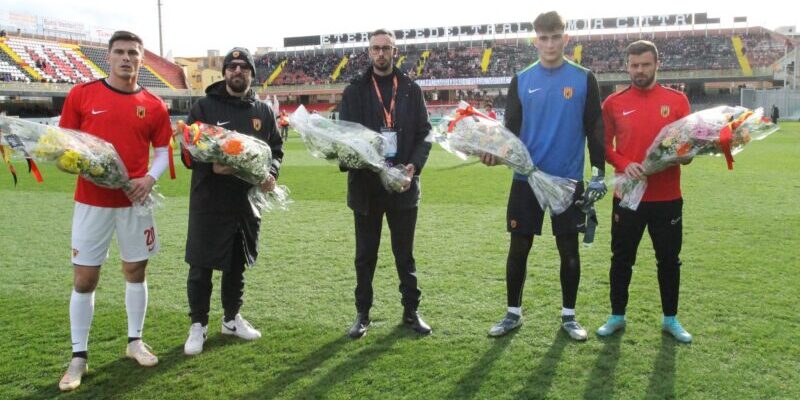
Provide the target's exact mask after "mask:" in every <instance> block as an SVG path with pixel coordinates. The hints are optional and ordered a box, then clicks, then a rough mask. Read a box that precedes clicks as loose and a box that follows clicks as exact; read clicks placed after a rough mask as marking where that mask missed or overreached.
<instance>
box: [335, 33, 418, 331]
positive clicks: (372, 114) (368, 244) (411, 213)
mask: <svg viewBox="0 0 800 400" xmlns="http://www.w3.org/2000/svg"><path fill="white" fill-rule="evenodd" d="M368 51H369V57H370V60H371V62H372V65H371V66H370V68H369V69H368V70H367V71H365V72H364V74H362V75H361V76H359V77H358V78H356V79H355V80H353V82H352V83H351V84H350V85H349V86H348V87H347V88H346V89H345V91H344V95H343V96H342V103H341V105H340V114H339V119H341V120H343V121H352V122H358V123H360V124H362V125H364V126H366V127H368V128H370V129H372V130H374V131H376V132H380V133H381V136H383V138H384V143H385V144H386V146H385V151H384V157H385V158H386V163H387V164H388V165H392V166H403V168H405V169H406V173H407V174H408V176H409V177H410V178H411V182H410V184H409V185H408V186H406V187H405V188H403V189H404V190H403V191H402V192H400V193H389V192H387V191H386V190H385V189H384V188H383V186H382V185H381V181H380V178H379V177H378V175H377V174H376V173H374V172H372V171H369V170H365V169H359V170H350V171H349V172H348V177H347V205H348V206H349V207H350V208H351V209H352V210H353V214H354V216H355V232H356V257H355V267H356V289H355V298H356V311H357V312H358V314H357V316H356V320H355V322H354V323H353V326H352V327H351V328H350V331H349V332H348V335H349V336H350V337H351V338H353V339H357V338H360V337H362V336H364V334H365V333H366V332H367V329H368V328H369V325H370V317H369V310H370V308H371V307H372V278H373V276H374V274H375V265H376V263H377V261H378V247H379V246H380V240H381V227H382V225H383V215H384V214H386V220H387V222H388V223H389V230H390V231H391V238H392V253H394V257H395V265H396V267H397V274H398V276H399V277H400V293H401V295H402V304H403V307H404V312H403V323H405V324H406V325H408V326H410V327H411V328H412V329H414V330H415V331H416V332H418V333H420V334H429V333H430V332H431V328H430V327H429V326H428V325H427V324H426V323H425V321H423V320H422V319H421V318H420V317H419V314H417V306H418V305H419V297H420V290H419V288H418V287H417V276H416V265H415V262H414V255H413V248H414V230H415V228H416V224H417V207H418V205H419V200H420V186H419V174H420V172H421V171H422V168H423V167H424V166H425V161H427V159H428V153H429V152H430V149H431V144H430V143H429V142H427V141H425V138H426V137H427V136H428V132H429V131H430V129H431V125H430V123H429V122H428V113H427V109H426V108H425V100H424V99H423V97H422V90H421V89H420V88H419V86H417V84H415V83H414V82H412V81H411V80H410V79H409V78H408V76H406V75H405V74H404V73H403V72H402V71H398V70H396V69H394V68H393V65H392V64H393V62H394V58H395V56H396V55H397V48H396V47H395V38H394V33H392V32H391V31H388V30H384V29H379V30H377V31H375V32H373V33H372V34H371V35H370V39H369V50H368Z"/></svg>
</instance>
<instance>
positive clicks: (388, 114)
mask: <svg viewBox="0 0 800 400" xmlns="http://www.w3.org/2000/svg"><path fill="white" fill-rule="evenodd" d="M372 85H373V86H375V94H376V95H377V96H378V102H379V103H381V110H383V122H384V124H385V125H386V127H387V128H392V127H394V121H392V115H394V103H395V99H396V98H397V75H395V76H394V77H393V78H392V101H391V103H390V104H389V109H388V110H387V109H386V105H385V104H384V103H383V95H381V89H380V88H379V87H378V82H377V81H376V80H375V76H374V75H373V76H372Z"/></svg>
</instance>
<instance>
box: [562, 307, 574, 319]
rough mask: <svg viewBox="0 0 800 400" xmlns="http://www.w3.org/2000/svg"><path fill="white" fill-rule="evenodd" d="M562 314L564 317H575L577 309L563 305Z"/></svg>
mask: <svg viewBox="0 0 800 400" xmlns="http://www.w3.org/2000/svg"><path fill="white" fill-rule="evenodd" d="M561 316H562V317H574V316H575V309H574V308H564V307H561Z"/></svg>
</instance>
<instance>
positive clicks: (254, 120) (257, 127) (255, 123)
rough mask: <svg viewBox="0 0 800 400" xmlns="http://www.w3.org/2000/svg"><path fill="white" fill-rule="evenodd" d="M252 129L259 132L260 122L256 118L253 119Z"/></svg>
mask: <svg viewBox="0 0 800 400" xmlns="http://www.w3.org/2000/svg"><path fill="white" fill-rule="evenodd" d="M253 129H255V130H257V131H260V130H261V120H260V119H258V118H253Z"/></svg>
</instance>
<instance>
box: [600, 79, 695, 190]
mask: <svg viewBox="0 0 800 400" xmlns="http://www.w3.org/2000/svg"><path fill="white" fill-rule="evenodd" d="M690 112H691V111H690V108H689V100H688V99H687V98H686V95H684V94H683V93H682V92H679V91H677V90H672V89H669V88H665V87H663V86H661V85H655V86H654V87H653V88H651V89H640V88H638V87H636V86H633V85H631V86H629V87H627V88H625V89H623V90H621V91H619V92H616V93H614V94H612V95H611V96H608V98H607V99H606V101H605V102H603V124H604V125H605V131H606V135H605V137H606V161H608V163H609V164H611V165H613V166H614V170H615V171H616V172H617V173H623V172H624V171H625V168H626V167H627V166H628V164H630V163H632V162H637V163H641V162H642V161H644V158H645V153H646V152H647V149H648V148H649V147H650V145H651V144H653V140H655V138H656V136H658V133H659V132H660V131H661V128H663V127H664V126H665V125H667V124H669V123H671V122H673V121H677V120H679V119H681V118H683V117H685V116H687V115H689V113H690ZM680 197H681V169H680V166H678V165H676V166H674V167H670V168H667V169H665V170H664V171H661V172H659V173H657V174H653V175H650V176H648V177H647V190H646V191H645V192H644V197H642V201H669V200H675V199H678V198H680Z"/></svg>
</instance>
